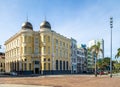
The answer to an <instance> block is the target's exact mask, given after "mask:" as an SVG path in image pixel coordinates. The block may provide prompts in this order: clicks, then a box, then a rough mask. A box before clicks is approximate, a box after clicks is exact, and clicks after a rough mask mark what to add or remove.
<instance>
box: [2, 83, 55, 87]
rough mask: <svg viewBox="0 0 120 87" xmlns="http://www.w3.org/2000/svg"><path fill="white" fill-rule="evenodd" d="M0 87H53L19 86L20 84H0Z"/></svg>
mask: <svg viewBox="0 0 120 87" xmlns="http://www.w3.org/2000/svg"><path fill="white" fill-rule="evenodd" d="M0 87H53V86H37V85H20V84H0Z"/></svg>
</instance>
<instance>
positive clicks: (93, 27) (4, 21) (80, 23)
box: [0, 0, 120, 57]
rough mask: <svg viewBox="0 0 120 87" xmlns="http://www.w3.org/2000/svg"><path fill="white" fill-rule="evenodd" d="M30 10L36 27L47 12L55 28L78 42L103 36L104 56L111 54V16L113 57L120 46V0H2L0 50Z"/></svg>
mask: <svg viewBox="0 0 120 87" xmlns="http://www.w3.org/2000/svg"><path fill="white" fill-rule="evenodd" d="M27 14H28V21H30V22H31V23H32V25H33V27H34V30H36V31H38V30H39V29H40V28H39V27H40V23H41V22H42V21H43V20H44V18H45V16H46V20H48V21H49V22H50V24H51V26H52V29H53V30H55V31H56V32H58V33H60V34H62V35H64V36H66V37H69V38H70V37H73V38H75V39H76V40H77V41H78V44H81V43H83V44H87V43H88V42H89V41H90V40H93V39H101V38H103V39H104V41H105V56H110V26H109V18H110V17H111V16H112V17H113V20H114V24H113V26H114V28H113V57H114V55H115V54H116V51H117V48H119V47H120V39H119V35H120V0H0V44H1V45H2V49H0V51H3V50H4V49H5V48H4V41H6V40H7V39H8V38H9V37H11V36H12V35H14V34H15V33H17V32H18V31H19V30H20V29H21V25H22V23H23V22H25V21H26V17H27Z"/></svg>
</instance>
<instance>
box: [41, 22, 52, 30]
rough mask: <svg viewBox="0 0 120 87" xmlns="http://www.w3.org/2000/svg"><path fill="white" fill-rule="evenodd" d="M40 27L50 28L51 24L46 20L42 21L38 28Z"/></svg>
mask: <svg viewBox="0 0 120 87" xmlns="http://www.w3.org/2000/svg"><path fill="white" fill-rule="evenodd" d="M41 28H49V29H51V25H50V23H49V22H48V21H43V22H42V23H41V24H40V29H41Z"/></svg>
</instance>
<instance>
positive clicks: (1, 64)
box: [0, 52, 5, 73]
mask: <svg viewBox="0 0 120 87" xmlns="http://www.w3.org/2000/svg"><path fill="white" fill-rule="evenodd" d="M3 72H5V53H1V52H0V73H3Z"/></svg>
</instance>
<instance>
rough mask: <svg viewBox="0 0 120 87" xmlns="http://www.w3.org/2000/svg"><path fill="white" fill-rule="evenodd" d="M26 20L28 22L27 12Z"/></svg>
mask: <svg viewBox="0 0 120 87" xmlns="http://www.w3.org/2000/svg"><path fill="white" fill-rule="evenodd" d="M26 21H27V22H28V13H27V15H26Z"/></svg>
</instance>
